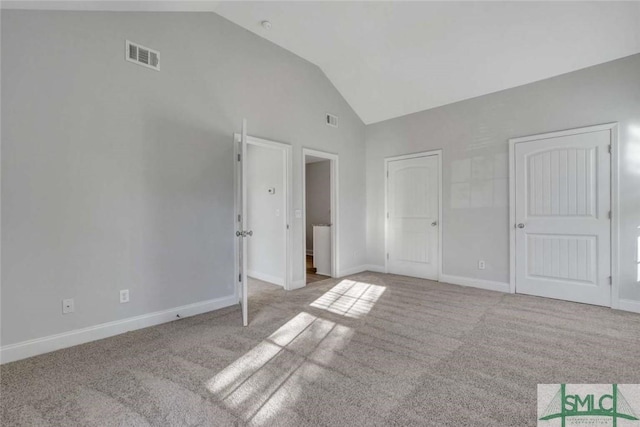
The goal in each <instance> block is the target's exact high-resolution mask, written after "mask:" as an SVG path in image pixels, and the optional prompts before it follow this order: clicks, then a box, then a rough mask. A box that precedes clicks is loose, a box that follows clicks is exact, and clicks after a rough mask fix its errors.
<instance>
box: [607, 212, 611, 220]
mask: <svg viewBox="0 0 640 427" xmlns="http://www.w3.org/2000/svg"><path fill="white" fill-rule="evenodd" d="M607 216H608V217H609V219H611V211H609V214H608V215H607Z"/></svg>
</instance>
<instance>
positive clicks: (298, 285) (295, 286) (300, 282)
mask: <svg viewBox="0 0 640 427" xmlns="http://www.w3.org/2000/svg"><path fill="white" fill-rule="evenodd" d="M304 287H305V281H304V280H296V281H295V282H293V283H291V286H290V287H289V290H290V291H294V290H296V289H301V288H304Z"/></svg>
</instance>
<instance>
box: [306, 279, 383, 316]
mask: <svg viewBox="0 0 640 427" xmlns="http://www.w3.org/2000/svg"><path fill="white" fill-rule="evenodd" d="M385 289H386V288H385V287H384V286H378V285H372V284H370V283H363V282H356V281H353V280H343V281H341V282H340V283H338V284H337V285H336V286H334V287H333V288H331V289H330V290H329V291H327V292H325V293H324V294H323V295H322V296H321V297H320V298H318V299H317V300H315V301H314V302H312V303H311V307H315V308H320V309H323V310H327V311H329V312H331V313H336V314H340V315H343V316H346V317H352V318H356V319H359V318H361V317H362V316H364V315H366V314H367V313H369V311H371V309H372V308H373V306H374V305H375V303H376V301H378V299H379V298H380V296H381V295H382V294H383V293H384V291H385Z"/></svg>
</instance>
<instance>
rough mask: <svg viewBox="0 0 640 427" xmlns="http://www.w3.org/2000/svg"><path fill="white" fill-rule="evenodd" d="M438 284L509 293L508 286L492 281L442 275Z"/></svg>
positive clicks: (504, 283)
mask: <svg viewBox="0 0 640 427" xmlns="http://www.w3.org/2000/svg"><path fill="white" fill-rule="evenodd" d="M440 282H443V283H450V284H453V285H460V286H470V287H472V288H480V289H486V290H489V291H497V292H507V293H508V292H509V284H508V283H506V282H496V281H494V280H484V279H476V278H473V277H462V276H452V275H449V274H443V275H442V276H440Z"/></svg>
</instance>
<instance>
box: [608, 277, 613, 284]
mask: <svg viewBox="0 0 640 427" xmlns="http://www.w3.org/2000/svg"><path fill="white" fill-rule="evenodd" d="M612 284H613V279H612V278H611V276H609V285H612Z"/></svg>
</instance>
